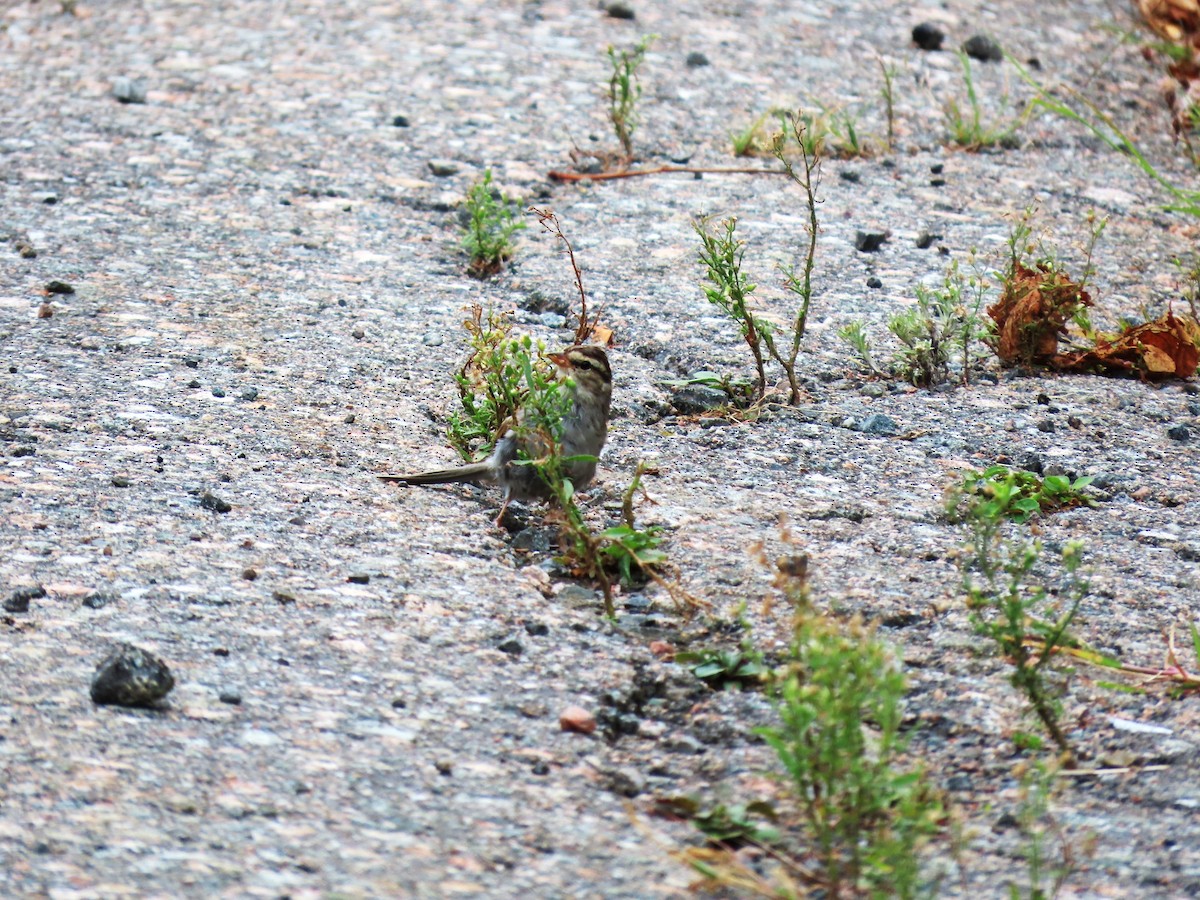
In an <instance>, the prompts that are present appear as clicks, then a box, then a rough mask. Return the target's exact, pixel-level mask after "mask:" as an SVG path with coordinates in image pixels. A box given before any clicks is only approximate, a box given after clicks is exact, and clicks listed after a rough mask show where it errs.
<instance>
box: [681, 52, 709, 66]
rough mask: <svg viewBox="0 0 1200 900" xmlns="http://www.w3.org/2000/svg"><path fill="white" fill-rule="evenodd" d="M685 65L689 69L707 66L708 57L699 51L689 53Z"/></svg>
mask: <svg viewBox="0 0 1200 900" xmlns="http://www.w3.org/2000/svg"><path fill="white" fill-rule="evenodd" d="M685 64H686V65H687V67H688V68H689V69H698V68H700V67H701V66H707V65H709V61H708V57H707V56H705V55H704V54H703V53H701V52H700V51H699V50H693V51H692V52H691V53H689V54H688V55H687V59H686V60H685Z"/></svg>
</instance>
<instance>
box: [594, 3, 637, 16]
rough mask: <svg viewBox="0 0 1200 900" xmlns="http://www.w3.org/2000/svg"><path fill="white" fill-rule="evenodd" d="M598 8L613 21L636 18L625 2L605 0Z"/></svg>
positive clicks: (631, 8)
mask: <svg viewBox="0 0 1200 900" xmlns="http://www.w3.org/2000/svg"><path fill="white" fill-rule="evenodd" d="M600 8H601V9H603V10H604V12H605V13H607V14H608V15H609V16H611V17H612V18H614V19H635V18H637V16H636V14H635V13H634V11H633V7H632V6H630V5H629V4H628V3H626V2H625V0H605V2H604V3H602V4H601V6H600Z"/></svg>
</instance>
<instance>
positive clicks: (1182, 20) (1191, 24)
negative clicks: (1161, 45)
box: [1137, 0, 1200, 42]
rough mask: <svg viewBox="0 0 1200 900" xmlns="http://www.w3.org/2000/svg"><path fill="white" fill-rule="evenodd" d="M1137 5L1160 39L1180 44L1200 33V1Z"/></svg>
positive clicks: (1141, 0)
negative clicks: (1186, 38) (1185, 38)
mask: <svg viewBox="0 0 1200 900" xmlns="http://www.w3.org/2000/svg"><path fill="white" fill-rule="evenodd" d="M1137 5H1138V10H1140V11H1141V14H1142V18H1144V19H1145V20H1146V24H1147V25H1149V26H1150V28H1151V29H1152V30H1153V31H1154V33H1155V34H1157V35H1159V36H1160V37H1165V38H1166V39H1167V40H1170V41H1176V42H1179V41H1182V40H1183V38H1184V37H1186V36H1188V35H1194V34H1196V33H1197V32H1200V0H1138V4H1137Z"/></svg>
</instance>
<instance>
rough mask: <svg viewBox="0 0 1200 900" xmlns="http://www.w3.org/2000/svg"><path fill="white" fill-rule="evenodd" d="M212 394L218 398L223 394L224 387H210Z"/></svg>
mask: <svg viewBox="0 0 1200 900" xmlns="http://www.w3.org/2000/svg"><path fill="white" fill-rule="evenodd" d="M212 395H213V396H214V397H216V398H218V399H220V398H221V397H224V396H225V388H219V387H215V388H213V389H212Z"/></svg>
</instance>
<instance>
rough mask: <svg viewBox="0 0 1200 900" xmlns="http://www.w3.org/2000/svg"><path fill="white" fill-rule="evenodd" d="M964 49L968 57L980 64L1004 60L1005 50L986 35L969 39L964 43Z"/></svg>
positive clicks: (977, 35)
mask: <svg viewBox="0 0 1200 900" xmlns="http://www.w3.org/2000/svg"><path fill="white" fill-rule="evenodd" d="M962 48H963V52H964V53H965V54H967V56H969V57H971V58H972V59H977V60H979V61H980V62H1000V61H1001V60H1002V59H1004V50H1003V49H1001V47H1000V45H999V44H997V43H996V42H995V41H993V40H992V39H991V38H990V37H988V36H987V35H984V34H976V35H972V36H971V37H969V38H967V39H966V40H965V41H963V45H962Z"/></svg>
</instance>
